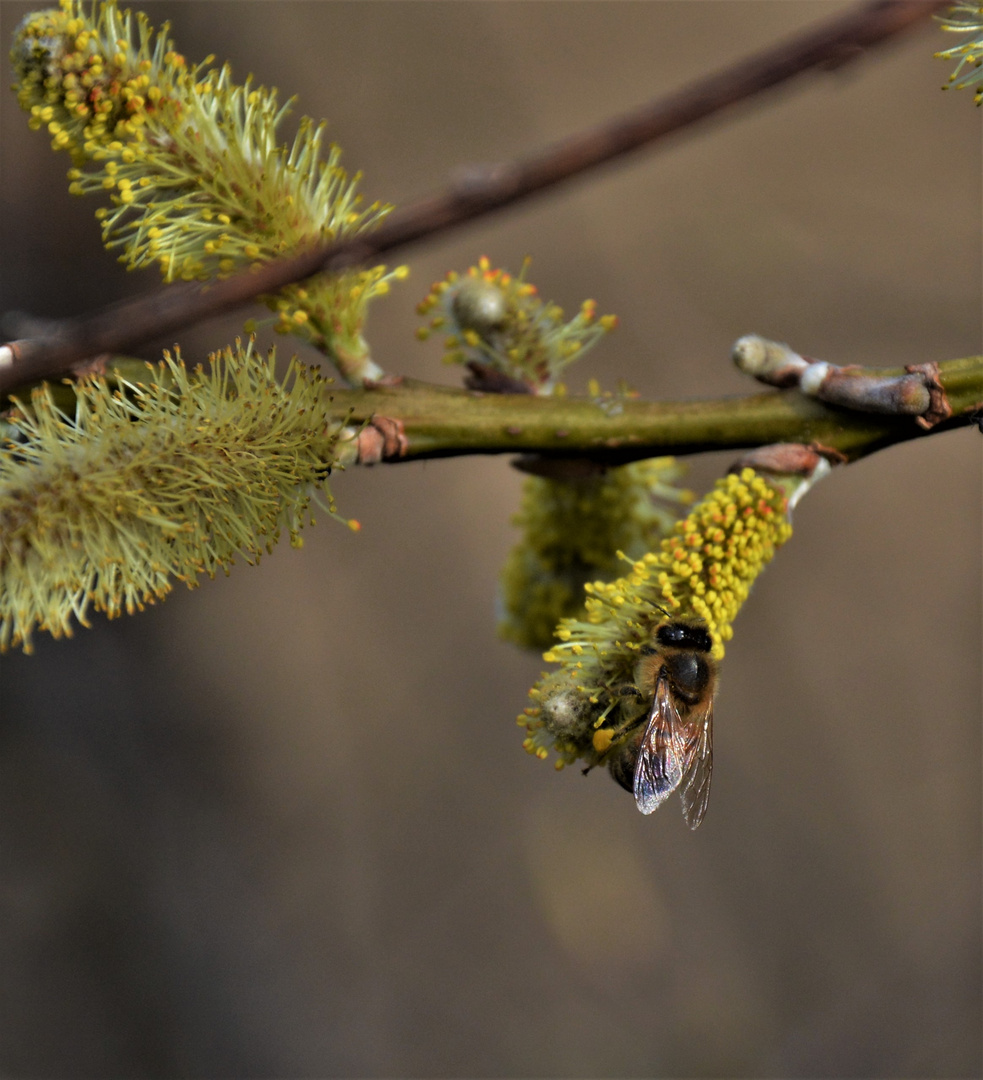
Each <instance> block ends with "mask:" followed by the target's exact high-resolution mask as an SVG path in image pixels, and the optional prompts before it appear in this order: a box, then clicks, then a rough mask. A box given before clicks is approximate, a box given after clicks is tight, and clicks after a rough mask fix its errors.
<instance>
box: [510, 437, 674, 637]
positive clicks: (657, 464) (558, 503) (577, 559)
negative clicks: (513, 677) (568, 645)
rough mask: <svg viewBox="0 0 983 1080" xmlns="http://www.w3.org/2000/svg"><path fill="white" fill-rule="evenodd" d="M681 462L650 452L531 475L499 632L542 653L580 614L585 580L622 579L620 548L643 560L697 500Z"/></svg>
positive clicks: (517, 518)
mask: <svg viewBox="0 0 983 1080" xmlns="http://www.w3.org/2000/svg"><path fill="white" fill-rule="evenodd" d="M684 471H685V470H684V466H683V465H681V464H679V463H678V462H677V461H676V459H675V458H671V457H661V458H650V459H649V460H646V461H637V462H633V463H632V464H630V465H623V466H620V467H618V468H612V469H607V470H605V471H604V472H602V473H600V474H596V475H591V476H587V477H584V478H580V479H571V480H556V479H551V478H545V477H538V476H530V477H527V478H526V480H525V482H524V484H523V489H522V505H521V508H520V510H519V512H518V513H517V514H516V515H515V516H514V517H513V519H512V520H513V523H514V524H515V525H517V526H519V528H520V529H521V530H522V535H521V538H520V539H519V541H518V543H517V544H516V545H515V547H514V548H513V549H512V551H511V553H510V555H509V557H508V559H507V560H506V563H505V566H504V567H503V569H502V576H501V585H500V601H501V609H502V610H501V617H500V620H499V624H498V633H499V636H500V637H501V638H503V639H504V640H506V641H510V642H511V643H512V644H513V645H519V646H520V647H522V648H526V649H537V650H539V651H542V650H543V649H548V648H549V647H550V645H552V644H554V643H555V640H556V639H555V638H554V636H553V635H554V632H555V630H556V627H557V623H559V622H560V620H561V619H565V618H570V617H572V616H574V615H577V614H578V613H582V612H583V608H584V586H585V585H586V584H587V583H588V582H591V581H596V580H598V579H600V580H604V581H610V580H611V579H612V578H615V577H617V576H618V575H619V574H620V573H621V571H622V569H623V567H624V562H623V559H622V558H621V557H619V553H620V552H624V553H627V555H628V556H629V557H631V558H640V557H641V556H642V555H643V554H644V553H645V552H646V551H648V550H649V549H650V548H652V547H654V546H656V545H657V544H658V542H659V540H660V539H661V538H662V537H663V536H665V535H666V534H667V533H668V532H669V531H670V530H671V528H672V525H673V522H674V521H675V520H676V517H677V515H678V513H679V509H680V507H682V506H684V505H686V504H687V503H689V502H692V499H693V496H692V494H691V493H690V492H689V491H686V490H685V489H682V488H679V487H677V486H676V483H677V482H678V480H679V479H680V477H681V476H682V475H683V472H684Z"/></svg>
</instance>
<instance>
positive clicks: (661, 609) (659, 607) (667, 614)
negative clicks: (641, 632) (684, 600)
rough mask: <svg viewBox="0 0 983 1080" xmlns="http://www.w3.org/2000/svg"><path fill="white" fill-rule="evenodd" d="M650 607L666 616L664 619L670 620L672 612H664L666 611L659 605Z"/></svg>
mask: <svg viewBox="0 0 983 1080" xmlns="http://www.w3.org/2000/svg"><path fill="white" fill-rule="evenodd" d="M652 607H654V608H658V610H659V611H661V612H662V614H663V615H665V616H666V618H669V619H671V618H672V612H671V611H666V609H665V608H664V607H663V606H662V605H661V604H653V605H652Z"/></svg>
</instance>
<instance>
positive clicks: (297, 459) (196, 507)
mask: <svg viewBox="0 0 983 1080" xmlns="http://www.w3.org/2000/svg"><path fill="white" fill-rule="evenodd" d="M210 359H211V370H210V371H205V370H203V369H202V368H201V367H200V366H199V367H197V368H195V369H194V370H192V371H188V370H187V368H186V367H185V366H184V364H183V363H182V362H181V360H180V357H178V358H172V357H171V356H170V355H168V354H165V360H164V363H163V364H160V365H156V366H154V365H150V364H148V365H147V369H148V376H147V381H146V382H133V381H128V380H125V379H123V378H121V377H119V376H117V377H116V379H115V381H110V380H108V379H107V378H105V377H102V376H89V377H86V378H83V379H81V380H79V381H78V382H77V383H76V384H75V393H76V399H75V400H76V406H75V415H74V416H68V415H66V414H65V413H63V412H62V411H60V410H59V409H58V408H57V406H56V405H55V403H54V400H53V397H52V393H51V388H50V387H49V386H47V385H46V384H42V386H41V387H40V388H39V389H37V390H35V391H34V392H33V393H32V396H31V401H30V404H29V405H24V404H22V403H21V402H19V401H17V400H16V399H14V404H15V409H14V410H13V411H12V412H11V413H10V414H8V416H7V428H6V430H7V431H8V432H10V431H12V432H13V437H12V438H9V439H7V440H6V442H5V444H4V445H2V446H0V651H6V650H7V649H8V648H10V647H11V646H18V645H20V646H22V647H23V649H24V651H25V652H30V651H31V635H32V633H33V632H34V631H35V630H42V631H47V632H48V633H50V634H51V635H52V636H53V637H56V638H57V637H61V636H63V635H68V636H70V635H71V633H72V620H73V619H75V620H77V621H78V622H79V623H80V624H81V625H83V626H88V625H89V622H88V618H87V613H88V611H89V609H90V608H93V609H95V610H96V611H103V612H105V613H106V614H107V615H108V616H109V617H110V618H112V617H115V616H117V615H119V614H121V613H122V612H123V611H126V612H128V613H132V612H134V611H136V610H140V609H142V608H143V607H144V605H146V604H150V603H153V602H154V601H156V600H158V599H161V598H163V597H164V596H165V595H166V594H167V593H168V592H169V591H170V590H171V588H172V584H173V581H175V580H177V581H183V582H184V583H185V584H187V585H188V586H189V587H194V586H195V584H196V583H197V578H198V576H199V575H200V574H203V573H204V574H207V575H209V576H210V577H211V576H214V574H215V573H216V571H217V570H220V569H221V570H224V571H225V572H226V573H228V570H229V567H230V566H231V565H232V564H233V562H234V561H235V557H236V555H241V556H242V557H243V558H244V559H245V561H246V562H248V563H252V562H255V561H258V559H259V557H260V555H261V554H262V552H263V550H267V551H270V550H272V547H273V545H274V543H275V542H276V540H277V539H278V537H279V535H280V531H281V529H282V528H284V527H286V528H287V529H288V530H289V532H290V535H291V540H292V542H293V543H295V544H299V542H300V538H299V536H298V532H299V530H300V529H301V527H302V526H303V524H304V519H305V515H306V514H307V511H308V509H309V505H310V502H311V499H312V497H314V495H315V492H316V490H317V489H318V488H320V487H322V486H323V484H324V481H325V479H326V477H327V475H328V473H329V472H330V468H331V462H332V458H333V453H334V448H335V444H336V443H337V440H338V437H339V434H340V431H341V425H340V424H339V422H338V421H337V420H332V419H330V418H329V415H328V409H329V400H328V398H327V396H326V393H325V386H324V380H323V378H322V377H321V376H320V374H319V373H318V372H317V369H313V370H310V369H307V368H305V367H303V366H302V365H300V364H298V363H297V362H292V363H291V364H290V366H289V368H288V371H287V374H286V377H285V378H284V380H282V381H278V380H277V378H276V375H275V371H274V362H275V357H274V355H273V353H272V351H271V352H270V354H269V355H268V356H267V357H266V359H265V360H263V359H262V358H257V357H256V356H255V355H254V354H253V351H252V346H251V344H250V345H249V346H247V347H246V348H243V347H242V346H241V345H240V344H239V343H238V342H237V345H236V348H235V349H227V350H225V351H224V352H223V353H221V354H216V355H214V356H213V357H211V358H210ZM326 497H327V508H328V510H329V512H331V513H333V511H334V504H333V502H332V501H331V497H330V494H328V495H327V496H326ZM311 521H312V522H313V519H311Z"/></svg>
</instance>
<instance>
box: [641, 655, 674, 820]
mask: <svg viewBox="0 0 983 1080" xmlns="http://www.w3.org/2000/svg"><path fill="white" fill-rule="evenodd" d="M681 724H682V722H681V720H680V719H679V713H678V712H677V710H676V707H675V705H674V704H673V702H672V697H671V695H670V693H669V684H668V682H667V680H666V679H665V678H663V677H661V676H660V678H659V679H658V680H657V681H656V684H655V701H654V703H653V705H652V712H651V713H650V714H649V719H648V724H647V726H646V728H645V734H644V735H643V736H642V744H641V747H640V749H639V751H638V762H637V763H636V765H635V805H636V806H637V807H638V809H639V810H641V812H642V813H643V814H651V813H652V811H653V810H657V809H658V808H659V807H660V806H661V805H662V804H663V803H664V802H665V801H666V799H667V798H668V797H669V796H670V795H671V794H672V792H674V791H675V790H676V788H677V787H679V782H680V780H682V778H683V751H684V747H683V743H682V739H681V737H680V735H681V732H680V728H681Z"/></svg>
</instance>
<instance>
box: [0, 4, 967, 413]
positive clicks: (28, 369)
mask: <svg viewBox="0 0 983 1080" xmlns="http://www.w3.org/2000/svg"><path fill="white" fill-rule="evenodd" d="M947 2H948V0H874V2H873V3H866V4H863V5H861V6H860V7H858V8H855V9H853V10H851V11H849V12H847V13H846V14H844V15H838V16H837V17H836V18H833V19H830V20H829V21H827V22H825V23H822V24H820V25H819V26H817V27H815V28H813V29H812V30H809V31H806V32H805V33H803V34H801V35H799V36H797V37H795V38H792V39H791V40H788V41H785V42H782V43H780V44H779V45H775V46H772V47H771V48H769V49H766V50H764V51H763V52H759V53H756V54H754V55H752V56H750V57H747V58H746V59H744V60H741V61H739V62H738V63H736V64H733V65H731V66H730V67H727V68H725V69H723V70H722V71H719V72H716V73H714V74H712V75H709V76H707V77H705V78H702V79H699V80H698V81H696V82H694V83H691V84H690V85H689V86H686V87H684V88H683V89H681V90H678V91H676V92H674V93H672V94H669V95H668V96H666V97H663V98H660V99H659V100H657V101H655V102H652V103H650V104H648V105H646V106H644V107H642V108H640V109H637V110H635V111H633V112H630V113H627V114H624V115H622V116H618V117H615V118H613V119H611V120H609V121H606V122H605V123H603V124H600V125H598V126H596V127H592V128H589V129H587V130H586V131H583V132H581V133H580V134H578V135H574V136H572V137H571V138H568V139H566V140H564V141H562V142H559V143H556V144H554V145H553V146H550V147H547V148H546V149H545V150H542V151H540V152H539V153H537V154H534V155H532V156H531V157H528V158H525V159H521V160H519V161H516V162H512V163H507V164H501V165H492V166H474V167H469V168H465V169H461V170H458V172H457V178H456V180H455V181H454V182H452V184H451V185H450V187H449V188H448V189H447V190H445V191H443V192H440V193H437V194H434V195H431V196H428V197H425V198H423V199H420V200H419V201H418V202H415V203H413V204H411V205H409V206H407V207H405V208H403V209H402V210H398V211H396V212H395V213H393V214H392V215H391V216H390V217H389V218H388V219H387V220H386V221H385V222H384V223H383V225H382V226H381V227H380V228H378V229H377V230H375V231H374V232H373V233H372V234H371V235H368V236H362V237H359V238H357V239H354V240H348V241H344V242H341V243H334V244H327V245H320V246H317V247H313V248H311V249H309V250H307V251H304V252H301V253H299V254H296V255H292V256H289V257H287V258H283V259H278V260H275V261H272V262H269V263H267V264H265V265H264V266H262V267H260V268H259V269H258V270H256V271H255V272H244V273H241V274H238V275H236V276H235V277H232V278H228V279H226V280H225V281H219V282H215V283H212V284H209V285H207V286H204V287H202V286H200V285H185V284H179V285H171V286H168V287H166V288H164V289H161V290H159V291H157V292H154V293H152V294H148V295H145V296H143V297H139V298H137V299H135V300H130V301H126V302H123V303H119V304H114V305H112V306H111V307H109V308H106V309H104V310H103V311H101V312H97V313H96V314H94V315H91V316H88V317H84V318H79V319H73V320H66V321H65V322H64V323H63V324H62V325H61V329H60V331H59V332H58V333H57V334H54V335H51V336H46V337H39V338H28V339H24V340H21V341H17V342H13V343H11V344H10V345H8V346H5V347H3V348H0V394H3V393H8V392H9V391H11V390H13V389H15V388H16V387H18V386H22V385H24V384H26V383H29V382H34V381H35V380H37V379H45V378H55V377H58V376H61V375H66V374H69V373H70V372H71V370H72V367H73V365H75V364H78V363H79V362H80V361H84V360H86V359H88V358H90V357H93V356H98V355H100V354H103V353H124V352H127V351H132V350H133V349H135V348H136V347H137V346H139V345H140V344H142V343H143V342H145V341H148V340H150V339H152V338H156V337H161V336H164V335H168V334H172V333H174V332H176V331H178V330H180V329H182V328H184V327H187V326H189V325H192V324H194V323H196V322H198V321H200V320H202V319H205V318H209V317H212V316H215V315H218V314H221V313H223V312H226V311H229V310H231V309H233V308H236V307H238V306H239V305H241V304H243V303H246V302H247V301H249V300H253V299H255V298H256V297H257V296H260V295H263V294H268V293H274V292H276V291H277V290H278V289H280V288H282V287H283V286H284V285H287V284H290V283H291V282H294V281H299V280H303V279H304V278H307V277H310V276H311V275H312V274H315V273H318V272H320V271H325V270H327V271H337V270H340V269H343V268H345V267H349V266H353V265H356V264H360V263H366V262H370V261H372V260H374V259H377V258H379V257H380V256H382V255H384V254H388V253H390V252H392V251H394V250H396V249H397V248H403V247H405V246H406V245H408V244H410V243H413V242H416V241H419V240H422V239H424V238H427V237H431V236H434V235H436V234H437V233H440V232H445V231H447V230H449V229H452V228H455V227H457V226H460V225H462V224H464V223H465V222H468V221H471V220H473V219H475V218H477V217H480V216H482V215H484V214H488V213H491V212H492V211H494V210H498V209H501V208H502V207H505V206H509V205H511V204H513V203H516V202H518V201H519V200H521V199H525V198H528V197H529V196H531V195H533V194H536V193H537V192H541V191H545V190H547V189H549V188H552V187H554V186H556V185H557V184H560V183H562V182H563V181H566V180H569V179H571V178H572V177H575V176H579V175H581V174H583V173H585V172H587V171H588V170H590V169H593V168H595V167H597V166H599V165H603V164H606V163H607V162H610V161H613V160H615V159H617V158H619V157H621V156H623V155H625V154H627V153H629V152H631V151H633V150H636V149H638V148H639V147H641V146H644V145H646V144H649V143H652V142H654V141H656V140H658V139H661V138H663V137H665V136H667V135H669V134H671V133H673V132H676V131H679V130H681V129H683V128H686V127H688V126H689V125H691V124H695V123H696V122H697V121H699V120H702V119H705V118H706V117H708V116H711V115H713V114H714V113H717V112H720V111H721V110H723V109H726V108H727V107H729V106H731V105H735V104H737V103H739V102H741V101H744V100H745V99H747V98H750V97H753V96H754V95H755V94H758V93H760V92H761V91H763V90H767V89H770V88H771V87H774V86H778V85H780V84H781V83H783V82H786V81H787V80H789V79H791V78H793V77H794V76H796V75H799V74H801V73H802V72H805V71H808V70H810V69H815V68H819V69H826V70H829V69H832V68H838V67H841V66H842V65H844V64H846V63H850V62H852V61H853V60H855V59H857V58H859V57H860V56H862V55H864V53H865V51H866V50H867V49H868V48H870V47H871V46H873V45H876V44H879V43H880V42H882V41H885V40H887V39H888V38H890V37H893V36H894V35H896V34H898V33H901V32H902V31H904V30H906V29H908V28H909V27H910V26H911V25H912V24H914V23H916V22H918V21H919V20H921V19H923V18H925V17H926V16H928V15H930V14H931V13H932V12H933V11H935V10H937V9H939V8H940V7H943V6H945V5H946V3H947Z"/></svg>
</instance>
